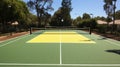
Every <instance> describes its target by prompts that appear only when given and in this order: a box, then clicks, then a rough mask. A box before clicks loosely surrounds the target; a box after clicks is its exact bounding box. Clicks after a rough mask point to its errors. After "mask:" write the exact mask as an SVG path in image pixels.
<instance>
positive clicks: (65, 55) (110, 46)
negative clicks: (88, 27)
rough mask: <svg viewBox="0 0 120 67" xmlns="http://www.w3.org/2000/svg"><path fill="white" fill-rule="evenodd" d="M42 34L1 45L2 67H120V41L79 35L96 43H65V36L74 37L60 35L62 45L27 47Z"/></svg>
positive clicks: (8, 41)
mask: <svg viewBox="0 0 120 67" xmlns="http://www.w3.org/2000/svg"><path fill="white" fill-rule="evenodd" d="M51 32H52V31H51ZM54 32H55V31H54ZM43 33H44V31H43V32H41V31H40V33H35V34H31V35H29V34H27V35H23V36H19V37H17V38H13V39H10V40H6V41H4V42H1V43H0V67H120V41H116V40H112V39H108V38H104V37H102V36H99V35H96V34H92V35H89V34H86V33H84V31H79V33H78V32H77V33H78V34H79V35H82V36H84V37H86V38H88V39H89V41H92V42H94V43H88V42H86V43H81V42H77V43H75V42H74V43H72V42H67V43H66V41H65V43H64V41H63V42H61V40H64V38H63V37H65V35H69V36H71V37H70V38H71V39H72V36H74V34H64V33H63V34H62V33H61V31H60V35H56V36H63V37H62V38H63V39H62V38H61V39H60V42H57V43H56V42H55V43H47V42H46V43H40V42H39V43H28V41H30V40H32V39H33V38H35V37H37V36H40V35H42V34H43ZM57 34H59V33H57ZM78 34H77V35H78ZM47 35H50V36H51V35H52V36H53V34H47ZM53 37H54V36H53ZM74 37H76V36H74ZM66 38H69V37H68V36H67V37H66Z"/></svg>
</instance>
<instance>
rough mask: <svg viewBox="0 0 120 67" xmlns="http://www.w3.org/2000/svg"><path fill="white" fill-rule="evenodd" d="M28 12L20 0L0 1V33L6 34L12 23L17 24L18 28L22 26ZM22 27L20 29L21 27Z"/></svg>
mask: <svg viewBox="0 0 120 67" xmlns="http://www.w3.org/2000/svg"><path fill="white" fill-rule="evenodd" d="M28 14H29V11H28V9H27V6H26V4H25V3H24V2H23V1H21V0H1V2H0V21H1V26H2V32H8V29H9V28H11V26H12V25H11V24H12V22H14V21H18V22H19V27H20V28H24V27H25V26H23V25H24V24H25V22H26V19H27V16H28ZM21 26H22V27H21Z"/></svg>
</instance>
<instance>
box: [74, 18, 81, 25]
mask: <svg viewBox="0 0 120 67" xmlns="http://www.w3.org/2000/svg"><path fill="white" fill-rule="evenodd" d="M81 21H82V18H81V17H80V16H78V17H77V18H76V19H74V21H73V25H74V26H77V25H78V24H79V23H80V22H81Z"/></svg>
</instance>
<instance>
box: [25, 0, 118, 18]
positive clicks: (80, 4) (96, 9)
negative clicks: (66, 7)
mask: <svg viewBox="0 0 120 67" xmlns="http://www.w3.org/2000/svg"><path fill="white" fill-rule="evenodd" d="M24 1H25V2H27V1H28V0H24ZM61 2H62V0H53V4H52V7H53V8H54V11H51V12H49V13H51V14H52V15H53V14H54V12H55V11H57V10H58V9H59V8H60V7H61ZM103 5H104V2H103V0H72V8H73V9H72V11H71V17H72V18H73V19H75V18H76V17H78V16H82V15H83V14H84V13H88V14H93V17H96V16H104V17H106V13H105V11H104V10H103ZM116 6H117V8H116V11H117V10H120V0H117V3H116Z"/></svg>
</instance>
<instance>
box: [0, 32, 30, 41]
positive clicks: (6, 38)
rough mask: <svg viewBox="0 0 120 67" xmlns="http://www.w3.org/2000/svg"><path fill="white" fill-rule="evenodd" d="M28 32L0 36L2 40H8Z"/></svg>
mask: <svg viewBox="0 0 120 67" xmlns="http://www.w3.org/2000/svg"><path fill="white" fill-rule="evenodd" d="M28 33H29V32H20V33H13V34H12V36H11V35H7V36H0V41H4V40H8V39H11V38H15V37H18V36H21V35H25V34H28Z"/></svg>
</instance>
